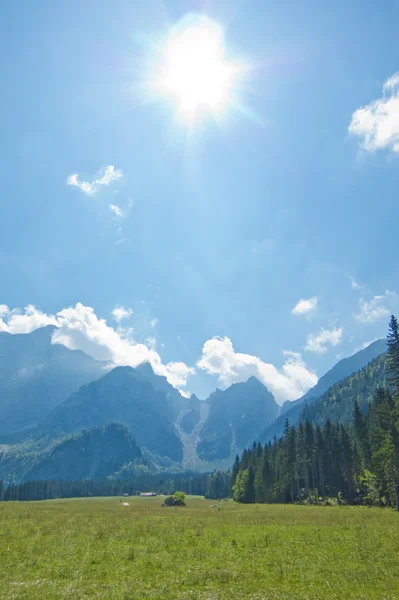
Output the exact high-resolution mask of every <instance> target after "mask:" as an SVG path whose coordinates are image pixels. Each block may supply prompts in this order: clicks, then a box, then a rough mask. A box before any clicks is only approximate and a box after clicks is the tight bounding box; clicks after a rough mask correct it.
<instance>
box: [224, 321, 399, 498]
mask: <svg viewBox="0 0 399 600" xmlns="http://www.w3.org/2000/svg"><path fill="white" fill-rule="evenodd" d="M385 366H386V373H387V375H386V380H387V381H386V383H387V385H385V386H384V385H383V384H384V383H385ZM373 393H374V397H373V399H372V401H371V404H370V405H369V404H368V401H369V399H370V396H371V395H372V394H373ZM361 408H363V409H366V411H367V412H366V414H363V412H362V410H361ZM368 408H369V410H367V409H368ZM312 409H314V411H313V413H312V412H310V411H312ZM307 411H309V412H308V413H307V414H306V412H305V413H304V416H305V417H307V418H306V420H305V421H302V420H301V421H300V423H299V424H298V425H297V426H290V424H289V421H288V418H287V419H286V423H285V430H284V434H283V436H282V437H281V438H280V439H278V440H277V439H276V440H275V441H274V442H273V443H271V442H269V443H268V444H265V445H264V446H262V444H261V443H254V445H253V447H252V449H250V450H244V452H243V454H242V457H241V459H240V458H239V457H237V458H236V462H235V464H234V468H233V475H232V484H233V494H234V498H235V499H236V500H237V501H238V502H295V501H298V500H305V499H306V500H307V501H313V502H318V501H321V499H322V498H324V499H325V498H327V497H333V498H335V499H337V498H338V499H340V500H341V501H345V502H352V503H362V504H380V505H388V506H397V507H398V509H399V328H398V322H397V320H396V318H395V317H392V319H391V322H390V329H389V335H388V353H387V355H386V357H385V356H382V357H380V358H378V359H376V360H375V361H373V362H372V363H371V364H370V365H369V366H368V367H366V368H365V369H362V371H360V372H359V373H356V374H354V375H353V376H351V377H347V378H346V379H345V380H344V381H342V382H341V383H340V384H338V385H335V386H334V387H333V388H331V389H330V390H329V392H327V394H324V395H323V396H322V398H320V400H319V401H318V402H317V403H315V404H314V405H313V406H311V407H309V408H308V409H307ZM351 416H352V418H351V419H350V417H351ZM311 418H312V420H311ZM331 418H334V419H335V421H337V422H336V423H332V421H331ZM325 419H326V420H325ZM324 420H325V423H324V424H323V425H322V426H321V425H320V423H321V422H323V421H324ZM350 420H351V421H352V423H351V424H350V425H348V424H346V423H348V422H349V421H350ZM312 421H313V422H312Z"/></svg>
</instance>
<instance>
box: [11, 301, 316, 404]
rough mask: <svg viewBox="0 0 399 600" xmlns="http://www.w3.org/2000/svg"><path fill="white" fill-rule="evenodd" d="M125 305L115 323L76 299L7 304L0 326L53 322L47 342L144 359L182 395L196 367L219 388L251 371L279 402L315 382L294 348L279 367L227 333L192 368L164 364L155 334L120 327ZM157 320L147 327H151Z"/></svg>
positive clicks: (132, 362) (134, 361)
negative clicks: (139, 336) (51, 310)
mask: <svg viewBox="0 0 399 600" xmlns="http://www.w3.org/2000/svg"><path fill="white" fill-rule="evenodd" d="M131 315H132V311H131V309H130V308H125V307H122V306H118V307H115V308H114V310H113V311H112V317H113V319H115V320H116V322H117V324H118V325H117V328H114V327H112V326H111V325H109V324H108V322H107V321H106V319H104V318H101V317H99V316H98V315H97V314H96V313H95V311H94V309H93V308H92V307H90V306H85V305H84V304H82V303H77V304H76V305H75V306H71V307H67V308H64V309H63V310H60V311H59V312H57V313H55V314H46V313H44V312H42V311H40V310H39V309H37V308H36V307H35V306H33V305H29V306H27V307H26V308H25V309H24V310H21V309H10V308H9V307H8V306H6V305H0V331H6V332H8V333H30V332H31V331H33V330H35V329H38V328H39V327H44V326H46V325H54V326H55V327H56V330H55V331H54V333H53V337H52V341H53V343H55V344H63V345H64V346H66V347H68V348H70V349H71V350H82V351H83V352H85V353H86V354H88V355H89V356H92V357H93V358H95V359H97V360H105V361H109V362H110V363H111V364H113V365H129V366H131V367H136V366H138V365H139V364H141V363H143V362H150V363H151V365H152V367H153V369H154V372H155V373H156V374H158V375H163V376H164V377H166V378H167V379H168V381H169V383H170V384H171V385H173V386H174V387H176V388H177V389H179V390H180V391H181V392H182V393H183V394H188V391H187V382H188V379H189V378H190V377H192V376H194V375H195V373H196V368H197V369H199V371H205V372H207V373H208V374H210V375H214V376H216V377H217V379H218V381H219V383H220V385H221V386H223V387H227V386H229V385H231V384H232V383H235V382H239V381H246V380H247V379H248V378H249V377H250V376H251V375H255V376H256V377H258V378H259V379H260V381H262V382H263V383H264V384H265V385H266V386H267V387H268V388H269V389H270V391H271V392H272V393H273V394H274V395H275V397H276V400H277V401H279V402H283V401H285V400H292V399H295V398H298V397H299V396H301V395H302V394H303V393H305V392H306V391H307V390H308V389H309V388H310V387H312V386H313V385H315V384H316V383H317V376H316V374H315V372H314V371H313V370H312V369H310V368H309V367H308V366H307V365H306V363H305V362H304V361H303V359H302V357H301V355H300V354H299V353H295V352H290V351H286V352H284V356H285V361H284V364H283V365H282V366H281V368H276V367H275V366H274V365H272V364H269V363H266V362H264V361H262V360H261V359H260V358H259V357H257V356H253V355H250V354H243V353H239V352H236V351H235V350H234V347H233V344H232V342H231V340H230V339H229V338H218V337H214V338H212V339H209V340H207V341H206V342H205V344H204V347H203V350H202V355H201V357H200V359H199V360H198V362H197V365H196V368H194V367H190V366H188V365H187V364H186V363H184V362H182V361H171V362H168V363H164V362H163V361H162V359H161V356H160V355H159V353H158V352H157V351H156V345H157V344H156V339H155V338H154V337H153V336H149V337H148V338H147V339H146V340H144V341H143V342H141V341H137V340H135V338H134V330H133V329H132V328H123V327H121V326H120V322H121V321H122V320H123V319H126V318H128V317H131ZM156 323H157V320H156V319H153V320H152V321H151V322H150V323H149V327H151V329H152V330H154V326H155V325H156Z"/></svg>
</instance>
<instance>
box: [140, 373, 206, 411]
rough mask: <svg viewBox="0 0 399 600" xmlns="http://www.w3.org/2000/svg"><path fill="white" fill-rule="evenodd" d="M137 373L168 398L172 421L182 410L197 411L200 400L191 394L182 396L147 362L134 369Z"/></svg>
mask: <svg viewBox="0 0 399 600" xmlns="http://www.w3.org/2000/svg"><path fill="white" fill-rule="evenodd" d="M135 370H136V371H137V372H138V373H140V374H141V375H143V376H144V377H146V379H148V381H149V382H150V383H151V385H152V387H153V388H154V389H155V390H158V391H159V392H163V393H164V394H165V396H166V398H167V400H168V405H169V409H170V410H171V411H172V415H173V419H174V421H177V420H178V419H179V416H180V415H181V413H182V412H183V411H185V412H186V411H191V410H193V411H198V413H199V407H200V402H201V401H200V400H199V399H198V398H197V396H195V394H193V395H192V396H191V397H190V398H186V397H185V396H182V394H181V393H180V392H179V390H177V389H176V388H174V387H173V385H171V384H170V383H169V382H168V380H167V379H166V377H163V376H162V375H156V374H155V373H154V370H153V368H152V366H151V364H150V363H149V362H145V363H142V364H141V365H139V366H138V367H136V369H135Z"/></svg>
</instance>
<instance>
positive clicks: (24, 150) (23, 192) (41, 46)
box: [0, 0, 399, 402]
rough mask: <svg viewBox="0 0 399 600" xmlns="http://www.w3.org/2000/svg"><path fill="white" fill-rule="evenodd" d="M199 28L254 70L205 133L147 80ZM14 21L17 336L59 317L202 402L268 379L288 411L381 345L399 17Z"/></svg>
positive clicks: (180, 6) (56, 17)
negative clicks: (218, 36) (171, 42)
mask: <svg viewBox="0 0 399 600" xmlns="http://www.w3.org/2000/svg"><path fill="white" fill-rule="evenodd" d="M189 13H191V14H192V15H194V16H192V18H194V19H195V18H197V17H198V15H201V14H202V15H206V16H207V18H208V19H210V20H212V22H215V23H216V24H217V25H219V26H220V27H221V29H222V30H223V32H224V43H225V46H224V49H225V53H226V57H227V58H228V59H231V61H242V62H243V63H244V64H246V65H247V66H248V69H247V70H246V71H245V73H244V74H243V75H242V77H241V80H240V82H239V83H238V84H237V86H236V90H235V94H236V100H237V102H236V104H239V105H240V107H239V108H238V107H237V106H234V107H231V106H228V107H227V109H226V111H225V113H224V114H223V115H222V117H220V118H217V119H214V118H213V117H212V115H211V114H208V115H207V114H204V115H203V116H202V117H201V119H199V120H198V122H197V123H196V127H195V129H194V131H193V130H192V128H191V127H190V126H189V124H188V123H187V122H185V121H184V120H181V119H179V118H177V117H176V111H175V106H174V105H173V102H171V101H170V100H167V99H165V98H164V97H161V96H157V95H156V94H152V95H149V94H148V93H147V92H148V89H147V88H146V86H145V83H146V82H147V81H148V79H149V78H151V68H152V67H151V65H152V63H153V61H154V57H155V58H156V57H157V56H158V53H159V51H160V50H159V49H160V47H162V40H165V38H166V37H167V36H168V32H170V31H171V28H173V27H174V26H176V24H179V23H182V19H184V18H185V17H187V14H189ZM196 15H197V17H196ZM184 22H185V21H184ZM0 23H1V25H0V28H1V31H0V61H1V73H2V95H1V99H0V104H1V111H0V157H1V160H0V176H1V182H2V211H1V214H2V218H1V220H0V265H1V292H2V293H1V298H0V302H1V303H3V304H4V305H5V306H7V307H8V308H7V309H6V308H4V307H3V309H2V313H3V320H2V321H1V323H2V325H1V328H3V329H4V330H8V331H10V332H12V333H14V332H18V331H20V332H22V331H29V330H31V329H32V328H33V327H35V326H38V325H40V324H44V323H45V322H54V323H55V324H57V325H58V326H59V327H60V331H59V336H58V337H59V339H58V341H63V342H64V343H66V344H68V345H70V346H71V347H78V346H79V347H82V348H83V349H85V350H86V351H89V350H90V351H91V352H92V353H93V354H96V350H95V349H93V348H94V347H95V345H96V344H97V345H98V347H99V350H98V355H99V357H100V356H101V357H108V358H109V357H111V358H112V359H115V361H116V362H123V361H124V352H125V351H126V352H127V354H126V356H128V358H127V359H126V360H127V362H129V364H136V363H137V361H138V360H141V359H142V358H143V357H144V358H145V357H149V358H150V359H151V360H152V361H153V363H154V365H155V366H157V368H158V371H159V372H162V373H164V374H166V375H168V376H169V377H170V379H171V380H172V381H173V383H175V384H176V385H179V386H180V387H182V388H183V389H186V390H189V391H196V392H197V393H199V394H200V395H202V396H205V395H206V394H207V393H209V392H210V391H211V390H212V389H214V387H215V386H216V385H218V386H224V385H228V384H229V383H231V382H233V381H238V380H241V379H245V378H246V377H247V376H249V375H250V374H256V375H257V376H259V377H260V378H261V379H262V380H263V381H264V382H265V383H266V384H267V385H268V387H270V388H271V389H272V391H274V392H275V394H276V396H277V397H278V400H279V401H280V402H281V401H283V400H285V399H287V397H289V398H290V399H294V397H295V395H296V393H297V392H298V395H299V392H302V391H306V387H309V385H311V384H312V383H313V382H315V379H316V376H320V375H322V374H323V373H324V372H325V371H326V370H327V369H328V368H330V367H331V366H332V365H333V364H334V363H335V362H336V360H337V356H346V355H348V354H350V353H352V352H353V351H354V350H355V349H356V348H359V347H361V346H362V344H364V343H365V342H367V341H371V340H373V339H375V338H377V337H381V336H384V335H385V333H386V329H387V321H388V318H389V314H390V313H391V312H392V311H393V312H395V311H396V312H399V311H398V308H399V307H398V304H399V302H398V298H397V295H396V292H398V293H399V289H398V288H399V286H398V271H399V263H398V261H397V256H398V253H397V247H398V242H397V220H398V216H399V204H398V193H397V190H398V180H399V175H398V160H399V156H398V151H399V145H397V144H398V143H399V93H398V89H399V87H398V84H399V77H397V78H396V79H395V74H396V73H397V72H398V71H399V56H398V49H397V48H398V46H397V39H398V32H399V31H398V30H399V3H398V2H396V1H393V0H392V1H391V0H387V1H386V2H379V1H377V0H375V1H369V2H367V3H364V2H360V1H357V0H349V2H348V1H345V2H344V1H341V0H337V1H336V2H334V3H329V4H328V3H327V4H326V3H324V2H316V1H310V0H295V1H292V2H290V1H285V2H280V3H276V2H265V1H264V0H262V1H260V0H259V1H257V0H249V1H248V0H247V1H246V2H244V1H243V0H240V1H238V0H228V1H224V0H217V1H216V0H214V1H213V2H212V1H211V0H208V1H207V2H205V1H203V2H194V1H185V2H183V1H177V0H167V1H159V0H147V1H146V2H131V1H130V2H127V1H122V0H115V1H114V2H113V3H110V2H105V1H102V0H96V1H95V2H94V1H87V2H80V1H78V0H70V1H69V2H68V3H55V2H52V1H50V0H48V1H46V0H40V2H35V3H33V2H29V1H21V2H18V3H15V2H11V1H10V0H8V1H7V0H6V1H5V2H3V3H2V5H1V8H0ZM384 86H385V87H384ZM373 102H374V104H372V103H373ZM362 108H363V109H364V110H363V111H361V112H359V110H360V109H362ZM356 111H358V112H356ZM107 167H108V170H107ZM73 174H75V175H76V179H75V180H74V181H75V183H76V182H77V183H79V184H80V183H81V182H82V181H86V182H89V183H90V184H91V183H92V182H93V181H94V180H96V179H97V180H100V183H98V184H97V185H94V186H93V188H86V191H85V190H82V189H80V188H79V187H77V186H76V185H68V177H70V176H71V175H73ZM104 178H105V179H104ZM107 178H108V179H107ZM104 181H105V182H107V183H108V185H105V184H104ZM69 182H70V183H71V180H69ZM101 182H102V183H101ZM87 189H89V190H90V192H92V193H87ZM110 205H111V208H110ZM112 207H114V208H112ZM387 290H388V292H387ZM301 299H303V300H307V301H309V302H308V303H302V304H301V305H300V307H299V309H298V310H297V311H296V312H295V313H294V314H293V312H292V311H293V309H294V307H295V306H296V305H297V304H298V302H299V301H300V300H301ZM315 299H317V300H315ZM77 303H80V304H79V305H78V307H76V305H77ZM28 305H31V308H29V309H28V313H27V314H25V307H26V306H28ZM32 306H34V307H35V308H32ZM85 307H86V308H85ZM117 307H124V308H125V309H126V311H127V314H123V318H120V317H121V313H114V316H115V314H116V315H117V316H118V319H119V320H118V319H115V318H113V317H112V311H113V310H114V309H115V308H117ZM17 309H18V310H17ZM65 309H69V312H68V311H67V312H65ZM90 309H92V310H90ZM130 311H131V312H130ZM59 313H62V314H61V316H57V315H58V314H59ZM46 315H47V316H46ZM100 319H106V322H107V323H106V326H104V322H103V321H101V320H100ZM61 321H62V323H61ZM111 328H112V329H111ZM215 336H219V337H220V338H221V339H216V340H213V338H214V337H215ZM206 344H208V345H206ZM143 345H144V346H145V347H146V348H147V349H148V350H145V349H143ZM204 345H205V351H204V352H203V348H204ZM127 348H128V350H126V349H127ZM283 351H286V352H290V354H285V355H284V354H283ZM146 352H147V354H146ZM175 363H178V364H180V363H182V364H180V366H178V367H176V366H173V365H175ZM183 364H184V365H186V366H187V367H184V366H183ZM168 365H169V367H168ZM170 365H172V366H170ZM196 365H197V366H196ZM265 365H266V366H265ZM284 365H285V366H284ZM272 366H273V367H272ZM185 368H186V370H185ZM165 369H166V370H165ZM176 374H177V375H176ZM185 383H186V385H183V384H185Z"/></svg>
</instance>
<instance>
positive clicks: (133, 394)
mask: <svg viewBox="0 0 399 600" xmlns="http://www.w3.org/2000/svg"><path fill="white" fill-rule="evenodd" d="M113 421H117V422H120V423H122V424H124V425H126V427H128V429H129V431H131V432H132V434H133V435H134V437H135V438H136V441H137V443H138V444H139V446H144V447H146V448H148V449H149V450H150V451H151V452H153V453H156V454H159V455H160V456H168V457H169V458H171V459H172V460H175V461H181V459H182V457H183V450H182V443H181V441H180V438H179V436H178V434H177V430H176V428H175V425H174V419H173V410H172V408H171V406H170V402H168V399H167V397H166V395H165V394H164V393H163V392H161V391H158V390H155V389H154V387H153V386H152V385H151V383H150V381H149V380H148V379H147V378H146V377H145V376H144V375H142V374H141V373H139V372H138V371H137V370H135V369H132V368H131V367H117V368H115V369H113V370H112V371H110V372H109V373H107V375H105V376H104V377H102V378H101V379H98V380H97V381H94V382H92V383H89V384H88V385H84V386H82V387H81V388H80V389H79V390H78V391H77V392H75V393H74V394H72V395H71V396H70V397H69V398H68V399H67V400H65V402H63V403H62V404H61V405H60V406H58V407H57V408H56V409H55V410H54V411H53V412H52V413H51V415H50V416H49V418H48V419H47V421H46V422H45V424H44V432H46V433H50V434H51V433H52V434H54V433H57V432H58V434H62V433H71V432H75V431H79V430H81V429H86V428H91V427H95V426H101V425H106V424H107V423H110V422H113Z"/></svg>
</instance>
